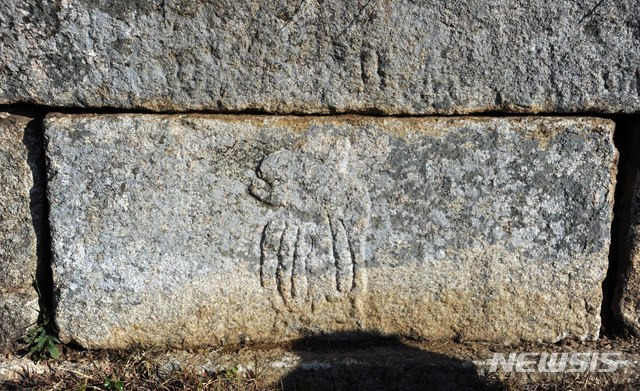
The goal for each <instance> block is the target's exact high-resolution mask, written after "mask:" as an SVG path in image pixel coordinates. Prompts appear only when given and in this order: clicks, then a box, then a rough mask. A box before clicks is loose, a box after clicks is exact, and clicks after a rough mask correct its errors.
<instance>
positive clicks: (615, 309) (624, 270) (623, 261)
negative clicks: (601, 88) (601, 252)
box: [601, 115, 640, 336]
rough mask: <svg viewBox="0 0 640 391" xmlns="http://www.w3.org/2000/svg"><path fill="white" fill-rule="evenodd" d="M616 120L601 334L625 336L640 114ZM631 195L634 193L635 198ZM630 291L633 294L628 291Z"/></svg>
mask: <svg viewBox="0 0 640 391" xmlns="http://www.w3.org/2000/svg"><path fill="white" fill-rule="evenodd" d="M612 119H613V120H614V121H615V122H616V132H615V139H614V141H615V144H616V148H618V152H619V153H620V159H619V163H618V174H617V185H616V194H615V204H614V219H613V223H612V228H611V249H610V252H609V269H608V271H607V277H606V279H605V280H604V282H603V284H602V288H603V300H602V313H601V316H602V325H603V334H605V335H608V336H624V335H626V334H628V333H629V332H630V331H632V332H633V330H631V329H632V328H633V327H631V328H629V327H628V326H630V325H628V324H627V325H625V324H624V323H625V322H626V321H627V319H625V316H624V314H623V303H622V302H623V300H625V299H626V300H628V299H629V296H630V293H629V292H627V290H628V289H629V288H628V285H629V284H630V281H632V280H633V276H632V274H633V270H632V256H633V255H632V252H633V240H634V239H633V237H632V236H631V234H632V232H631V231H630V230H631V228H632V225H634V224H636V223H635V222H636V221H638V217H637V216H638V211H637V207H636V206H634V205H636V204H637V203H638V201H637V195H636V186H637V184H636V182H637V178H638V174H639V173H640V154H638V150H639V149H640V115H624V116H618V117H614V118H612ZM634 197H636V198H635V199H634ZM631 295H632V294H631Z"/></svg>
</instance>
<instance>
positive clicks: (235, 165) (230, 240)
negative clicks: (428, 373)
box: [45, 115, 617, 347]
mask: <svg viewBox="0 0 640 391" xmlns="http://www.w3.org/2000/svg"><path fill="white" fill-rule="evenodd" d="M45 132H46V136H47V139H48V146H47V157H48V159H49V162H50V165H49V202H50V207H51V228H52V233H53V237H52V240H53V263H54V281H55V286H56V289H57V290H58V291H59V294H60V297H59V301H58V311H57V324H58V326H59V327H60V332H61V335H62V337H63V338H64V339H66V340H68V341H75V342H78V343H80V344H82V345H85V346H90V347H126V346H128V345H130V344H145V345H157V344H165V343H168V344H172V345H183V346H184V345H187V346H189V345H197V344H201V343H202V342H203V341H205V342H210V343H216V342H239V341H242V340H244V339H247V340H255V341H279V340H284V339H291V338H293V337H297V336H300V335H304V334H305V333H314V334H315V333H320V334H321V333H330V332H335V331H354V330H357V331H369V332H377V333H381V334H391V335H393V334H402V335H412V336H416V337H422V338H453V337H456V336H458V337H462V338H464V339H481V340H504V341H518V340H521V339H524V340H546V341H556V340H558V339H561V338H564V337H566V336H574V337H579V338H596V337H597V336H598V332H599V328H600V301H601V295H602V292H601V287H600V284H601V282H602V280H603V279H604V276H605V272H606V269H607V264H608V260H607V254H608V251H609V241H610V238H609V236H610V228H609V227H610V223H611V217H612V216H611V208H612V200H613V199H612V197H613V185H614V183H615V178H614V175H615V171H616V169H615V167H616V166H615V164H616V159H617V156H616V151H615V148H614V146H613V142H612V132H613V123H611V122H609V121H604V120H598V119H561V118H531V119H528V118H503V119H498V118H470V119H462V118H454V119H447V118H424V119H392V118H389V119H372V118H365V117H340V118H321V117H315V118H314V117H304V118H300V117H298V118H296V117H268V116H267V117H252V116H201V115H196V116H194V115H190V116H155V115H115V116H74V115H70V116H59V115H58V116H50V117H48V119H47V120H46V122H45ZM70 221H73V222H75V223H74V224H68V222H70ZM80 312H82V314H83V315H82V316H79V315H80Z"/></svg>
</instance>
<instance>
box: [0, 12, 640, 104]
mask: <svg viewBox="0 0 640 391" xmlns="http://www.w3.org/2000/svg"><path fill="white" fill-rule="evenodd" d="M638 15H640V2H638V1H637V0H615V1H614V0H604V1H596V0H593V1H575V0H557V1H553V2H549V1H544V0H532V1H526V2H524V1H512V0H492V1H486V0H472V1H468V0H464V1H462V0H458V1H451V0H430V1H422V2H414V1H409V0H392V1H371V0H367V1H364V0H361V1H322V2H320V1H305V0H301V1H291V2H286V3H285V2H273V1H256V0H252V1H223V0H218V1H216V0H208V1H197V2H196V1H192V0H140V1H124V0H117V1H113V0H83V1H79V0H62V1H45V2H43V1H41V0H5V1H4V2H3V6H2V8H1V9H0V37H2V38H0V69H2V72H0V103H13V102H32V103H40V104H46V105H56V106H86V107H102V106H109V107H118V108H146V109H152V110H201V109H202V110H264V111H268V112H281V113H283V112H306V113H320V112H332V111H335V112H347V111H349V112H355V111H357V112H370V111H376V112H384V113H408V114H409V113H413V114H422V113H468V112H481V111H487V110H501V111H504V110H508V111H522V112H534V113H535V112H541V111H548V112H574V111H603V112H639V111H640V19H639V18H638Z"/></svg>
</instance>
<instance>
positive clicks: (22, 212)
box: [0, 113, 41, 348]
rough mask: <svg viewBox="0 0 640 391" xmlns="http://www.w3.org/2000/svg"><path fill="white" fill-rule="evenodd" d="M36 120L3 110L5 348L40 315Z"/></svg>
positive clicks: (0, 332)
mask: <svg viewBox="0 0 640 391" xmlns="http://www.w3.org/2000/svg"><path fill="white" fill-rule="evenodd" d="M30 121H31V119H30V118H26V117H19V116H13V115H9V114H6V113H0V348H5V347H8V346H11V345H12V344H13V342H15V341H16V340H17V339H19V338H20V336H22V335H23V334H24V332H25V329H26V328H27V327H28V326H29V325H30V324H31V323H33V322H35V320H36V319H37V317H38V295H37V292H36V290H35V289H34V288H33V286H32V285H33V282H34V279H35V276H36V268H37V237H36V232H35V228H34V223H33V217H32V212H31V211H32V209H31V208H32V207H33V208H36V207H39V206H38V205H37V204H38V203H39V202H40V201H39V196H40V194H41V190H40V189H38V188H36V187H35V186H34V180H35V179H34V176H33V175H34V174H33V173H32V170H33V169H34V164H35V160H36V159H37V158H36V157H35V156H33V152H34V148H36V146H35V143H36V141H35V140H36V139H35V137H36V136H35V135H34V134H32V130H31V129H30V127H29V125H28V124H29V122H30ZM30 151H31V152H30ZM32 202H33V203H34V205H31V204H32Z"/></svg>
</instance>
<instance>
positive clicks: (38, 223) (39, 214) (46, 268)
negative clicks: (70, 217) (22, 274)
mask: <svg viewBox="0 0 640 391" xmlns="http://www.w3.org/2000/svg"><path fill="white" fill-rule="evenodd" d="M27 114H28V113H27ZM23 144H24V145H25V146H26V147H27V150H28V157H27V163H28V165H29V168H30V169H31V175H32V180H33V187H32V188H31V190H30V192H29V196H30V204H29V207H30V209H31V221H32V224H33V227H34V230H35V234H36V240H37V244H36V249H37V250H36V251H37V268H36V279H35V281H34V289H36V291H37V292H38V296H39V304H40V317H39V319H38V323H39V324H47V323H49V321H50V320H51V316H52V314H53V302H54V300H53V278H52V272H51V235H50V232H49V220H48V218H49V205H48V203H47V195H46V193H47V181H46V165H45V154H44V135H43V130H42V118H41V117H39V118H36V119H33V120H32V121H30V122H29V124H28V126H27V128H26V129H25V134H24V138H23Z"/></svg>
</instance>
